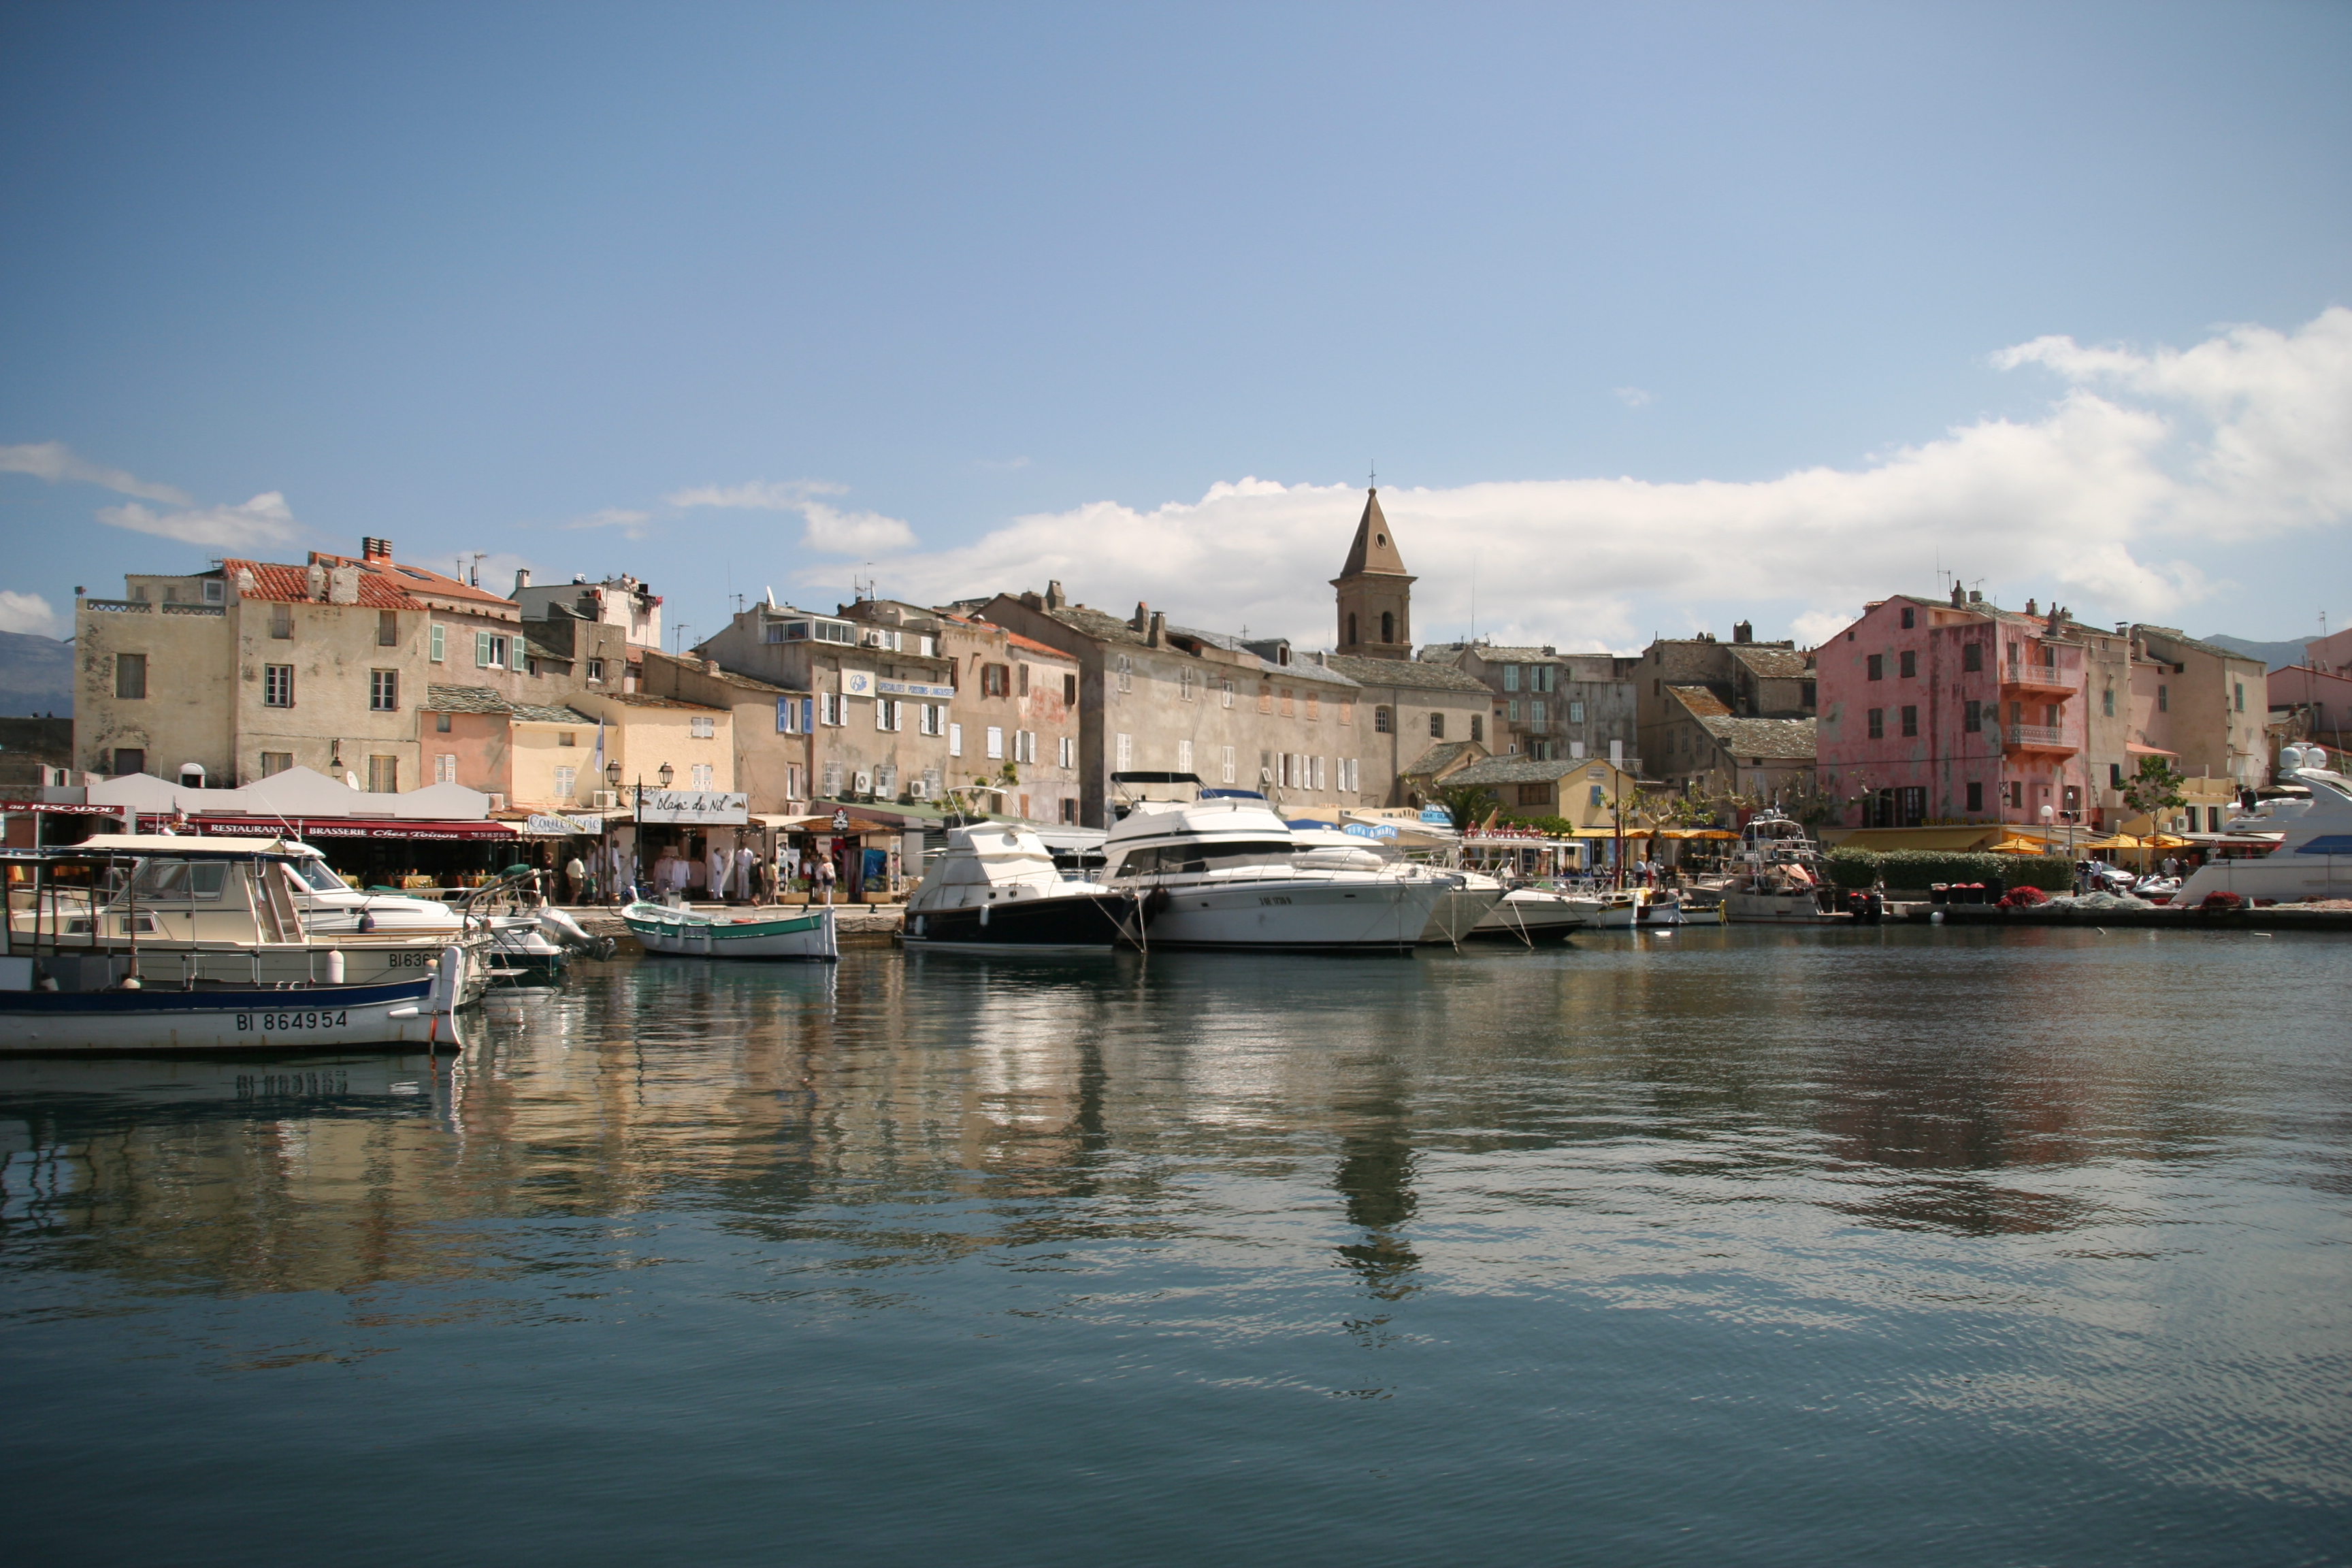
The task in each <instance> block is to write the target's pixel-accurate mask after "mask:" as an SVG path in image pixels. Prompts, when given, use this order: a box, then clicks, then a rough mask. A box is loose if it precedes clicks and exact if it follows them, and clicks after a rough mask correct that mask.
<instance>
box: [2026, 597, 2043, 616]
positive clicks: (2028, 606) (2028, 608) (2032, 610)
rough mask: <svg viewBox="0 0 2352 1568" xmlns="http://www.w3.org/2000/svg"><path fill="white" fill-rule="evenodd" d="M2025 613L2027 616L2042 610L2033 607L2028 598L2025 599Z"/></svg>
mask: <svg viewBox="0 0 2352 1568" xmlns="http://www.w3.org/2000/svg"><path fill="white" fill-rule="evenodd" d="M2025 613H2026V614H2027V615H2029V616H2038V615H2040V614H2041V613H2042V612H2041V611H2039V610H2037V609H2035V608H2034V607H2033V601H2032V600H2031V599H2028V600H2026V601H2025Z"/></svg>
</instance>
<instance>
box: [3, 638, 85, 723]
mask: <svg viewBox="0 0 2352 1568" xmlns="http://www.w3.org/2000/svg"><path fill="white" fill-rule="evenodd" d="M73 689H74V668H73V649H72V648H71V647H68V646H67V645H66V644H64V643H61V642H59V641H58V639H57V638H55V637H34V636H31V635H30V634H28V633H25V632H0V713H15V714H24V713H54V714H56V715H58V717H59V718H61V719H62V718H69V717H71V716H72V714H73Z"/></svg>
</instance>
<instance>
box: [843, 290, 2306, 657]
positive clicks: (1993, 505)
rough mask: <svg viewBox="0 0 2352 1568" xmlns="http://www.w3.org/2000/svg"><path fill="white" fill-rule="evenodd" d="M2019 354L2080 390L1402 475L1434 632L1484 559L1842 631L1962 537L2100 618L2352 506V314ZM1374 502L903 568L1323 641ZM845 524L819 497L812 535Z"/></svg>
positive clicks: (1203, 519)
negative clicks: (1730, 442) (1878, 429)
mask: <svg viewBox="0 0 2352 1568" xmlns="http://www.w3.org/2000/svg"><path fill="white" fill-rule="evenodd" d="M1996 363H2000V365H2002V366H2003V367H2004V368H2013V367H2017V366H2022V365H2027V364H2033V365H2040V366H2042V367H2044V368H2047V369H2049V370H2051V371H2053V372H2054V373H2055V374H2058V375H2059V376H2060V377H2061V378H2062V379H2063V381H2064V382H2065V383H2067V385H2066V388H2065V389H2064V391H2063V393H2062V395H2060V397H2059V398H2058V400H2057V401H2056V402H2055V403H2054V404H2053V405H2052V406H2051V407H2050V409H2049V410H2048V411H2047V413H2046V414H2045V415H2044V416H2042V417H2041V418H2039V419H2035V420H2032V421H2015V420H2008V419H1986V420H1981V421H1979V422H1978V423H1975V424H1972V425H1968V426H1960V427H1958V428H1955V429H1952V430H1950V431H1948V432H1946V433H1945V434H1944V435H1943V436H1942V437H1939V438H1937V439H1935V440H1932V441H1927V442H1924V443H1921V444H1919V445H1916V446H1911V447H1902V448H1900V449H1898V450H1895V451H1894V452H1891V453H1887V454H1883V455H1881V456H1878V457H1876V458H1873V459H1872V460H1870V461H1868V462H1866V463H1863V464H1859V465H1856V466H1854V467H1851V468H1808V469H1802V470H1800V471H1797V472H1793V473H1790V474H1784V475H1782V476H1780V477H1779V478H1777V479H1763V480H1755V481H1745V482H1718V481H1699V482H1693V483H1675V484H1654V483H1648V482H1644V481H1642V480H1638V479H1556V480H1525V481H1514V482H1500V483H1490V484H1474V485H1466V486H1463V487H1459V488H1456V489H1385V490H1383V491H1382V492H1381V505H1382V508H1383V510H1385V512H1386V514H1387V516H1388V518H1389V521H1391V523H1392V524H1393V525H1394V526H1395V530H1396V533H1397V537H1398V541H1399V542H1400V544H1401V545H1402V548H1403V552H1404V556H1405V560H1406V563H1407V564H1408V565H1409V566H1411V567H1412V570H1413V571H1414V572H1416V573H1417V574H1419V575H1420V579H1421V580H1420V583H1419V584H1418V585H1417V586H1416V588H1415V589H1414V605H1413V618H1414V621H1415V631H1416V633H1417V635H1418V636H1419V637H1421V638H1423V640H1438V639H1442V638H1448V637H1455V636H1458V635H1460V632H1461V629H1462V628H1463V627H1464V626H1466V625H1467V624H1468V623H1469V618H1470V616H1469V612H1470V605H1469V586H1470V583H1469V579H1470V564H1471V563H1472V561H1473V560H1474V558H1475V561H1476V563H1477V579H1478V615H1477V626H1478V629H1479V631H1480V632H1482V633H1487V634H1491V635H1493V636H1494V637H1496V638H1497V639H1498V640H1503V639H1516V638H1522V637H1524V638H1527V639H1528V640H1532V641H1540V642H1547V643H1551V644H1553V645H1555V646H1558V647H1595V646H1599V647H1619V648H1623V647H1638V646H1640V645H1641V644H1643V643H1644V642H1646V641H1647V640H1648V637H1649V635H1650V634H1651V632H1653V631H1654V630H1657V629H1660V628H1663V627H1665V626H1679V625H1681V624H1682V623H1683V622H1684V621H1685V619H1686V618H1687V617H1688V616H1689V615H1690V614H1691V613H1692V609H1691V607H1693V606H1703V605H1709V604H1713V605H1718V606H1720V605H1731V606H1733V607H1734V608H1735V610H1736V611H1738V613H1751V614H1752V613H1755V611H1756V610H1758V609H1760V608H1761V607H1763V606H1765V605H1770V604H1778V605H1780V606H1782V608H1781V612H1780V613H1782V614H1784V615H1788V616H1792V617H1794V619H1795V621H1796V624H1797V626H1799V627H1800V628H1801V631H1802V634H1803V635H1804V636H1805V637H1806V638H1807V640H1810V641H1818V640H1819V639H1820V638H1821V637H1822V636H1823V635H1826V633H1827V632H1832V631H1834V630H1835V629H1836V628H1837V626H1840V625H1843V615H1844V613H1845V612H1846V611H1847V610H1848V609H1853V608H1859V606H1860V605H1862V604H1863V603H1864V602H1865V601H1867V600H1872V599H1878V598H1882V597H1884V596H1885V595H1887V594H1889V593H1895V592H1904V591H1908V592H1913V593H1933V592H1935V591H1936V585H1937V584H1936V579H1935V577H1934V575H1933V574H1934V570H1935V565H1936V563H1937V561H1939V560H1940V562H1941V563H1942V564H1943V565H1944V566H1946V567H1948V568H1951V569H1952V570H1954V571H1955V572H1957V574H1958V576H1959V577H1960V578H1961V580H1963V581H1964V582H1969V583H1975V582H1977V581H1979V580H1984V581H1986V584H1987V587H1988V590H1989V592H1990V593H1992V594H1994V595H1999V594H2000V592H2001V590H2002V589H2003V588H2004V587H2006V588H2009V589H2011V590H2014V592H2013V593H2012V594H2011V602H2012V603H2014V602H2021V600H2022V599H2023V597H2024V596H2025V595H2026V594H2028V593H2036V594H2044V595H2048V594H2056V595H2061V596H2062V597H2063V600H2064V602H2066V603H2067V604H2069V605H2076V606H2078V607H2080V608H2081V609H2082V610H2083V611H2084V614H2085V615H2086V616H2093V615H2095V616H2102V617H2105V616H2118V617H2120V616H2136V617H2139V616H2144V617H2147V618H2151V619H2167V618H2175V617H2178V616H2179V615H2180V613H2181V612H2182V611H2183V610H2184V609H2187V608H2189V607H2191V606H2193V605H2196V604H2198V603H2199V602H2200V600H2202V599H2204V598H2206V597H2208V596H2209V595H2211V594H2212V593H2213V592H2214V590H2215V588H2216V587H2217V584H2215V583H2214V582H2213V581H2212V580H2211V578H2210V577H2209V575H2208V574H2207V571H2206V569H2205V566H2204V564H2202V563H2200V561H2199V560H2198V559H2196V557H2197V556H2198V554H2199V553H2200V548H2205V547H2207V546H2210V543H2211V542H2212V541H2214V540H2217V539H2221V538H2237V539H2243V538H2252V537H2278V536H2281V535H2284V534H2285V533H2288V532H2290V531H2294V530H2297V529H2302V528H2309V527H2314V526H2318V525H2322V524H2327V523H2340V522H2341V521H2344V520H2345V518H2346V517H2347V514H2352V443H2347V442H2346V441H2345V440H2344V438H2343V437H2344V432H2345V431H2347V429H2352V310H2329V311H2327V312H2326V314H2324V315H2323V316H2321V317H2319V318H2318V319H2317V320H2315V321H2313V322H2311V323H2310V324H2309V325H2307V326H2305V328H2303V329H2302V330H2300V331H2296V332H2294V333H2279V332H2273V331H2268V330H2267V329H2261V328H2239V329H2234V330H2231V331H2228V332H2226V333H2223V334H2221V335H2219V336H2217V337H2215V338H2213V339H2212V340H2210V341H2209V342H2204V343H2200V344H2199V345H2198V346H2196V347H2195V348H2193V349H2190V350H2189V351H2187V352H2185V353H2174V352H2171V351H2161V352H2158V353H2137V352H2126V351H2121V350H2110V349H2093V350H2085V349H2082V348H2079V347H2077V346H2076V345H2074V343H2073V342H2071V341H2070V340H2066V339H2042V340H2039V341H2037V342H2033V343H2028V344H2025V345H2022V346H2021V347H2019V348H2016V349H2012V350H2010V351H2007V352H2006V353H2003V354H2001V355H2000V356H1998V357H1997V360H1996ZM1362 504H1363V497H1362V492H1361V491H1360V490H1357V489H1354V488H1353V487H1352V486H1346V485H1335V486H1318V485H1295V486H1291V485H1283V484H1278V483H1275V482H1273V481H1270V480H1265V479H1243V480H1241V481H1239V482H1238V483H1232V484H1222V483H1221V484H1218V485H1215V486H1213V487H1212V488H1211V489H1210V490H1209V491H1208V493H1207V494H1206V495H1204V496H1202V498H1201V499H1200V500H1198V501H1194V502H1171V503H1169V504H1167V505H1163V506H1161V507H1159V508H1158V509H1156V510H1150V511H1140V510H1135V509H1133V508H1131V507H1128V506H1125V505H1122V504H1120V503H1118V502H1115V501H1095V502H1090V503H1088V504H1087V505H1083V506H1079V507H1075V508H1072V509H1071V510H1066V511H1061V512H1052V513H1041V514H1036V515H1032V516H1025V517H1020V518H1016V519H1014V520H1013V521H1012V522H1010V523H1009V524H1007V525H1006V526H1004V527H1003V528H1000V529H998V530H996V531H993V532H992V533H990V534H989V535H988V536H987V537H985V538H983V539H982V540H979V541H977V542H974V543H972V544H970V545H966V546H962V547H960V548H956V549H951V550H945V551H939V552H929V553H914V552H911V551H910V552H908V553H907V554H905V555H902V556H899V557H898V558H895V559H892V560H890V561H889V562H888V563H887V565H888V569H889V572H890V574H891V577H892V580H893V582H894V583H896V584H900V587H899V590H898V591H899V592H901V593H903V594H905V595H908V596H911V597H916V598H921V599H927V600H929V601H933V602H944V601H945V600H947V599H949V598H958V597H964V596H967V595H974V594H981V593H987V592H993V591H996V590H999V589H1005V590H1012V591H1016V592H1017V591H1019V590H1021V589H1024V588H1042V587H1044V586H1045V582H1046V581H1047V580H1048V579H1050V578H1059V579H1061V580H1062V581H1063V583H1064V584H1065V585H1066V588H1067V590H1068V591H1069V593H1070V594H1071V595H1072V597H1073V598H1076V599H1082V600H1083V599H1089V598H1091V600H1092V602H1094V603H1096V604H1097V605H1101V606H1102V607H1104V608H1108V609H1112V610H1115V611H1117V612H1118V613H1119V614H1121V615H1125V614H1128V613H1129V612H1130V611H1131V610H1132V609H1133V607H1134V602H1135V600H1136V599H1137V598H1138V597H1141V598H1145V599H1149V600H1150V602H1151V603H1152V605H1153V606H1154V607H1155V608H1158V609H1163V610H1166V611H1168V612H1169V614H1170V616H1171V619H1172V620H1174V621H1176V622H1178V623H1179V624H1185V625H1201V626H1213V627H1217V628H1221V629H1232V628H1236V627H1239V626H1244V625H1246V626H1248V627H1249V628H1250V629H1251V630H1252V631H1253V632H1254V633H1276V632H1279V633H1283V634H1286V635H1289V636H1291V637H1297V638H1299V639H1301V640H1303V641H1307V642H1308V643H1309V644H1310V645H1311V644H1315V643H1325V642H1328V641H1329V639H1330V638H1331V637H1332V626H1331V616H1332V611H1331V600H1330V591H1329V589H1328V587H1326V586H1325V585H1324V584H1325V582H1326V580H1327V579H1328V578H1329V577H1330V575H1331V574H1332V573H1333V571H1334V570H1335V569H1336V568H1337V566H1338V564H1339V559H1340V557H1341V556H1342V554H1343V553H1344V552H1345V551H1346V548H1347V542H1348V539H1349V534H1350V532H1351V531H1352V530H1353V528H1354V526H1355V522H1356V518H1357V515H1358V513H1359V511H1360V509H1361V507H1362ZM878 521H880V522H881V523H885V524H890V527H889V528H887V529H885V528H879V527H877V528H875V529H873V530H872V531H870V532H867V533H865V534H863V535H862V536H861V537H860V538H859V540H858V548H861V549H871V550H874V551H876V552H880V551H882V550H885V549H887V548H888V547H889V546H888V544H887V538H890V537H896V536H897V534H896V531H897V530H902V529H903V527H904V525H903V524H896V523H893V522H892V520H887V519H883V520H878ZM824 531H825V530H824V529H821V528H820V527H819V524H818V521H817V518H816V516H815V515H814V510H812V511H811V532H812V534H818V533H822V532H824ZM910 537H911V536H910V535H909V538H910ZM842 543H843V541H842V540H841V539H839V538H835V539H834V540H833V542H830V543H828V544H827V545H825V546H824V548H839V547H841V545H842ZM2209 558H2210V560H2212V561H2213V562H2215V563H2225V562H2226V561H2227V559H2229V558H2228V557H2226V556H2224V555H2221V554H2210V555H2209ZM820 575H822V572H821V571H819V572H813V573H811V574H807V580H808V581H810V582H814V581H815V580H816V579H817V577H818V576H820ZM1760 618H1761V617H1760V616H1759V619H1760ZM1762 635H1771V634H1770V631H1769V628H1767V627H1764V626H1759V636H1762Z"/></svg>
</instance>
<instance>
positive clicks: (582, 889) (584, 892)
mask: <svg viewBox="0 0 2352 1568" xmlns="http://www.w3.org/2000/svg"><path fill="white" fill-rule="evenodd" d="M563 880H564V882H565V883H566V884H567V885H568V886H569V887H570V888H571V889H572V905H573V907H574V908H577V907H578V906H580V905H582V904H584V903H586V902H587V901H588V867H587V865H586V864H585V863H584V862H583V861H582V859H581V858H580V855H579V852H578V851H576V850H575V851H573V853H572V858H571V859H569V860H566V861H565V862H564V863H563Z"/></svg>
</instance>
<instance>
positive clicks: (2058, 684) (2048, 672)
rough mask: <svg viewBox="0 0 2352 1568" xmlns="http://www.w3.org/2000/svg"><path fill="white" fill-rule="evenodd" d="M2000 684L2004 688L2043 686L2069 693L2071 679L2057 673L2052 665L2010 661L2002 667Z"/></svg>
mask: <svg viewBox="0 0 2352 1568" xmlns="http://www.w3.org/2000/svg"><path fill="white" fill-rule="evenodd" d="M2000 679H2001V683H2002V684H2003V685H2005V686H2045V687H2054V688H2056V689H2060V690H2065V691H2071V690H2073V689H2074V683H2073V681H2072V680H2071V679H2070V678H2069V677H2067V676H2065V675H2063V674H2061V673H2059V669H2058V667H2057V666H2056V665H2054V664H2029V663H2027V662H2026V661H2025V660H2023V659H2016V658H2013V659H2011V660H2010V661H2009V663H2008V664H2007V665H2005V666H2004V667H2002V670H2001V677H2000Z"/></svg>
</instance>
